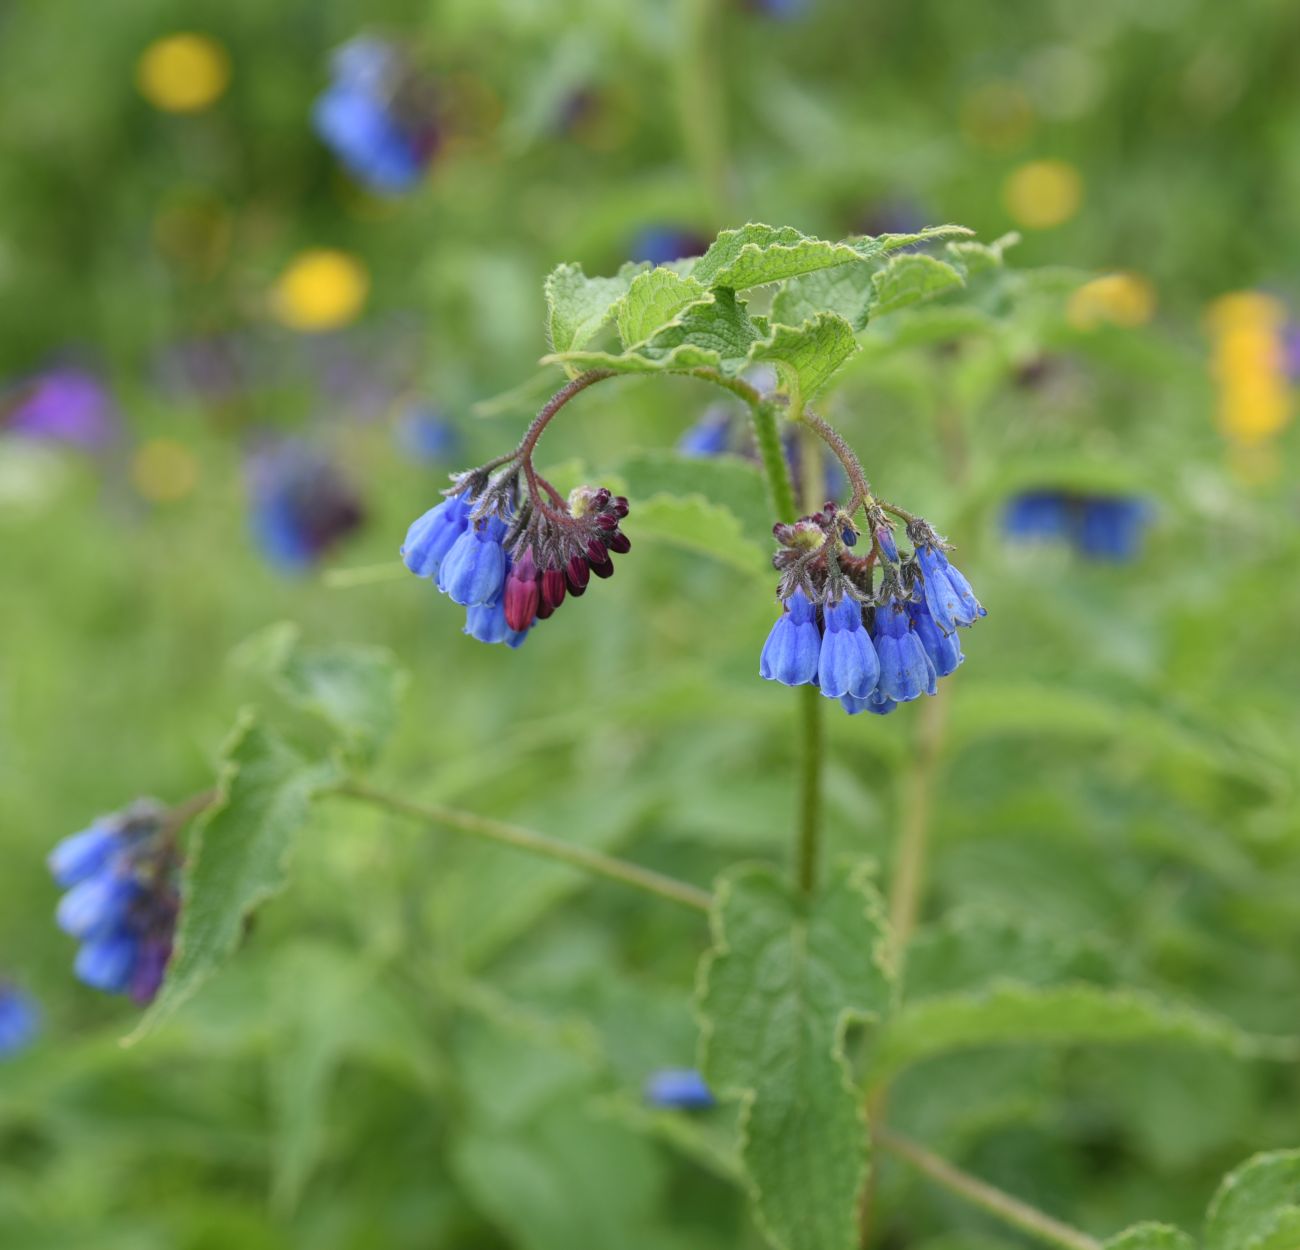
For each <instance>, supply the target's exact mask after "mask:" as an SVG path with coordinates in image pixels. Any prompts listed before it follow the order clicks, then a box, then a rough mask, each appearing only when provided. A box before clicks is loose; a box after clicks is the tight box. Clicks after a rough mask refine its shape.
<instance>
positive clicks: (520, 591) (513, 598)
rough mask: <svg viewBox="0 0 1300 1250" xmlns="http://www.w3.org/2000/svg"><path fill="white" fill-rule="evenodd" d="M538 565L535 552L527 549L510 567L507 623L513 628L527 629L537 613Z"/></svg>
mask: <svg viewBox="0 0 1300 1250" xmlns="http://www.w3.org/2000/svg"><path fill="white" fill-rule="evenodd" d="M537 601H538V587H537V565H536V564H534V563H533V553H532V551H531V550H526V551H525V552H524V553H523V555H521V556H520V557H519V559H517V560H516V561H515V562H514V564H513V565H512V566H511V568H510V576H509V577H507V578H506V586H505V609H506V624H507V625H509V626H510V628H511V629H527V628H528V627H529V626H530V625H531V624H532V623H533V617H535V616H536V615H537Z"/></svg>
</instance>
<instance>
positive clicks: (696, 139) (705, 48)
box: [677, 0, 732, 230]
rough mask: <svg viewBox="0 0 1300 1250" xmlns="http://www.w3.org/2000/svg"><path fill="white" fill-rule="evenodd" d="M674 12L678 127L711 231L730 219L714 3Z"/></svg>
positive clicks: (685, 0)
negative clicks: (677, 41) (678, 36)
mask: <svg viewBox="0 0 1300 1250" xmlns="http://www.w3.org/2000/svg"><path fill="white" fill-rule="evenodd" d="M678 12H679V13H680V15H681V21H680V30H681V32H682V40H681V43H680V44H679V45H678V46H679V47H680V49H681V51H680V54H679V59H678V62H677V64H678V74H677V114H678V121H679V124H680V126H681V133H682V142H683V144H684V146H685V148H686V153H687V156H688V157H689V159H690V163H691V167H692V169H693V170H694V172H695V177H696V179H697V180H698V182H699V185H700V189H701V191H702V192H703V194H704V197H705V200H706V202H707V204H708V208H709V216H710V217H711V218H712V221H711V225H712V226H713V228H714V229H715V230H716V229H721V228H722V226H723V225H725V224H726V222H727V220H728V218H729V217H730V216H731V213H730V211H729V210H730V205H731V199H732V196H731V183H730V178H729V175H728V162H727V125H726V113H725V106H724V100H723V95H722V90H723V84H722V73H721V69H720V67H719V65H718V63H717V58H716V56H715V50H716V49H717V48H718V47H719V46H720V45H719V41H718V32H717V25H718V23H717V17H718V4H717V0H679V4H678Z"/></svg>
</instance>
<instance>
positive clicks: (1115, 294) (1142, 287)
mask: <svg viewBox="0 0 1300 1250" xmlns="http://www.w3.org/2000/svg"><path fill="white" fill-rule="evenodd" d="M1155 311H1156V291H1155V287H1153V286H1152V285H1151V283H1150V282H1148V281H1147V279H1146V278H1144V277H1142V276H1141V275H1140V274H1136V273H1108V274H1105V275H1104V276H1103V277H1100V278H1094V279H1093V280H1092V281H1091V282H1085V283H1084V284H1083V286H1081V287H1080V288H1079V289H1078V290H1077V291H1075V292H1074V294H1073V295H1071V296H1070V302H1069V304H1068V305H1066V309H1065V315H1066V318H1067V320H1068V321H1069V323H1070V324H1071V325H1072V326H1073V327H1074V328H1075V329H1076V330H1092V329H1095V328H1096V327H1097V326H1099V325H1102V324H1105V323H1109V324H1110V325H1116V326H1142V325H1146V323H1147V322H1148V321H1150V320H1151V318H1152V317H1153V316H1154V315H1155Z"/></svg>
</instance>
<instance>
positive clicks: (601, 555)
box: [587, 538, 609, 576]
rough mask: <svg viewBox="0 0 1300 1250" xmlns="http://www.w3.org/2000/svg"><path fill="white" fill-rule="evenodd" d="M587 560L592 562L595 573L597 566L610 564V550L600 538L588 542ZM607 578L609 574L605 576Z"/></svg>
mask: <svg viewBox="0 0 1300 1250" xmlns="http://www.w3.org/2000/svg"><path fill="white" fill-rule="evenodd" d="M587 559H588V560H590V561H591V567H592V571H593V572H594V571H595V568H596V565H598V564H608V563H609V550H608V548H606V546H605V544H604V543H603V542H601V541H600V539H599V538H592V539H589V540H588V542H587ZM605 576H608V574H605Z"/></svg>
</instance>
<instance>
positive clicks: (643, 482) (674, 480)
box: [602, 449, 773, 553]
mask: <svg viewBox="0 0 1300 1250" xmlns="http://www.w3.org/2000/svg"><path fill="white" fill-rule="evenodd" d="M615 473H616V474H617V476H618V477H619V478H620V479H621V480H622V482H623V493H624V494H626V495H627V497H628V499H629V500H631V502H632V511H631V512H630V513H629V515H628V523H629V530H630V532H631V533H633V534H635V533H636V526H637V524H638V523H639V521H640V504H639V501H640V500H643V499H650V498H653V497H654V496H656V495H679V496H683V497H689V496H693V495H703V496H704V497H705V498H706V499H708V500H709V501H710V502H711V503H715V504H720V505H721V506H722V507H724V508H726V509H727V510H728V511H729V512H732V513H734V514H735V515H736V517H738V518H739V520H740V522H741V526H742V528H743V529H744V532H745V534H746V535H747V536H748V537H749V538H750V540H751V541H753V542H754V543H756V544H758V545H759V546H760V547H762V549H763V550H764V551H765V552H768V553H770V552H771V549H772V520H773V517H772V509H771V507H770V505H769V504H768V502H767V486H766V484H765V483H764V480H763V473H762V470H761V469H760V468H759V467H758V466H757V465H756V464H754V463H753V462H752V461H749V460H744V459H742V458H741V457H740V456H684V455H682V454H681V453H680V452H677V451H665V450H660V449H652V450H646V451H638V452H635V453H633V454H632V455H631V456H629V457H627V459H626V460H622V461H620V462H619V463H618V465H617V466H616V467H615ZM602 480H603V479H602Z"/></svg>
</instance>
